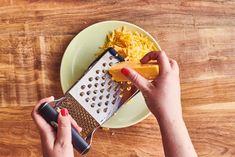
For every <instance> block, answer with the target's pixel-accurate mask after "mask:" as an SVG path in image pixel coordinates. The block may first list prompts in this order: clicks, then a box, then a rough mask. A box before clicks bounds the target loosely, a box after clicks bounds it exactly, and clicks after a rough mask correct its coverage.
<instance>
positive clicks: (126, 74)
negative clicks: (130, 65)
mask: <svg viewBox="0 0 235 157" xmlns="http://www.w3.org/2000/svg"><path fill="white" fill-rule="evenodd" d="M121 73H122V74H123V75H125V76H128V75H129V73H130V72H129V70H128V69H126V68H122V70H121Z"/></svg>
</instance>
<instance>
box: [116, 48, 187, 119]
mask: <svg viewBox="0 0 235 157" xmlns="http://www.w3.org/2000/svg"><path fill="white" fill-rule="evenodd" d="M150 60H157V63H158V64H159V69H160V73H159V76H158V77H157V78H156V79H155V80H153V81H152V82H149V81H148V80H146V79H145V78H144V77H142V76H141V75H140V74H138V73H137V72H136V71H134V70H132V69H130V68H123V69H122V70H121V72H122V73H123V74H124V75H125V76H126V77H127V78H128V79H129V80H130V81H131V82H132V83H133V84H134V85H135V86H136V87H137V88H139V89H140V91H141V92H142V94H143V96H144V98H145V101H146V104H147V106H148V108H149V110H150V111H151V112H152V113H153V114H154V115H155V116H156V117H157V119H159V118H168V119H169V118H170V119H172V120H173V119H180V120H181V118H182V109H181V100H180V99H181V98H180V79H179V67H178V64H177V62H176V61H175V60H173V59H169V58H168V57H167V55H166V53H165V52H163V51H153V52H150V53H148V54H146V55H145V56H144V57H143V58H142V59H141V60H140V62H141V63H143V64H145V63H147V62H149V61H150Z"/></svg>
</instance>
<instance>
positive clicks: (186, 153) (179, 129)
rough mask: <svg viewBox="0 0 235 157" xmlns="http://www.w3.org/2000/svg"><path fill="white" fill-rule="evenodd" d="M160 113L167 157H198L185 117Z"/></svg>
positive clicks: (158, 117) (159, 120)
mask: <svg viewBox="0 0 235 157" xmlns="http://www.w3.org/2000/svg"><path fill="white" fill-rule="evenodd" d="M165 115H166V114H162V115H160V116H159V115H158V116H157V120H158V123H159V126H160V130H161V135H162V142H163V146H164V152H165V156H166V157H197V154H196V152H195V149H194V147H193V144H192V142H191V139H190V137H189V134H188V130H187V128H186V126H185V123H184V121H183V118H182V117H181V116H180V117H175V118H172V117H174V116H168V115H166V116H165Z"/></svg>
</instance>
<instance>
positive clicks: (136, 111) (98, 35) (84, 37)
mask: <svg viewBox="0 0 235 157" xmlns="http://www.w3.org/2000/svg"><path fill="white" fill-rule="evenodd" d="M122 26H125V27H126V28H127V29H128V30H133V31H138V32H139V33H142V34H144V35H146V36H147V37H149V39H150V40H151V41H152V42H153V43H154V44H155V46H156V47H157V48H158V49H160V47H159V45H158V43H157V42H156V41H155V40H154V38H153V37H152V36H151V35H150V34H149V33H147V32H146V31H144V30H143V29H141V28H140V27H138V26H136V25H134V24H131V23H128V22H123V21H104V22H99V23H96V24H93V25H91V26H89V27H87V28H86V29H84V30H83V31H81V32H80V33H78V34H77V35H76V36H75V37H74V39H73V40H72V41H71V42H70V44H69V46H68V47H67V49H66V51H65V53H64V56H63V58H62V62H61V67H60V80H61V86H62V90H63V92H64V93H65V92H66V91H67V90H68V89H69V88H70V87H71V86H72V85H73V84H74V83H75V82H76V81H77V79H78V78H80V77H81V76H82V75H83V73H84V72H85V70H86V69H87V68H88V66H89V65H90V64H91V63H92V62H93V61H94V60H95V53H96V52H98V51H99V47H100V46H101V45H103V44H104V42H105V39H106V35H107V34H108V33H110V32H111V31H113V30H114V29H116V28H120V27H122ZM149 114H150V112H149V110H148V108H147V106H146V104H145V101H144V99H143V97H142V94H141V93H138V94H137V95H136V96H135V97H134V98H133V99H132V100H130V101H129V102H127V103H126V104H124V105H123V106H122V107H121V108H120V109H119V110H118V112H117V113H116V114H115V115H114V116H113V117H111V118H110V119H109V120H108V121H107V122H105V123H104V124H103V125H102V127H107V128H123V127H128V126H131V125H134V124H136V123H138V122H140V121H142V120H143V119H145V118H146V117H147V116H148V115H149Z"/></svg>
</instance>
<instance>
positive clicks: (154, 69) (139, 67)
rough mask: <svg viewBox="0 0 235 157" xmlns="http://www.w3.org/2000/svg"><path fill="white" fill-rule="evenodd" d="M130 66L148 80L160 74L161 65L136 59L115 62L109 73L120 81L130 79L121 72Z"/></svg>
mask: <svg viewBox="0 0 235 157" xmlns="http://www.w3.org/2000/svg"><path fill="white" fill-rule="evenodd" d="M125 67H129V68H132V69H134V70H135V71H137V72H138V73H139V74H140V75H142V76H143V77H144V78H146V79H148V80H153V79H155V78H156V77H157V76H158V74H159V66H158V65H157V64H156V63H153V62H152V63H146V64H141V63H140V62H134V61H126V62H121V63H117V64H114V65H113V66H112V67H111V68H110V69H109V73H110V74H111V75H112V79H113V80H115V81H117V82H120V81H128V79H127V78H126V77H125V76H123V74H122V73H121V69H122V68H125Z"/></svg>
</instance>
